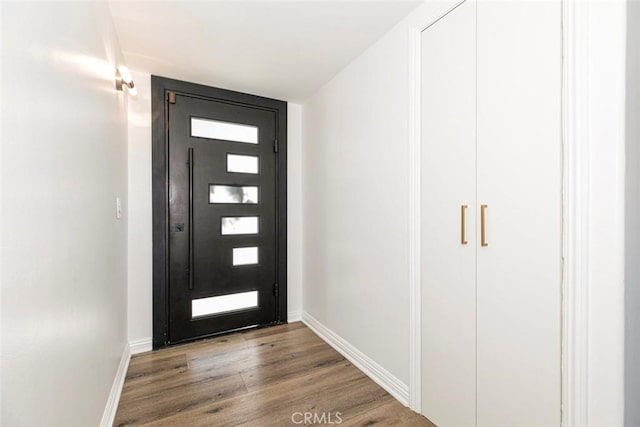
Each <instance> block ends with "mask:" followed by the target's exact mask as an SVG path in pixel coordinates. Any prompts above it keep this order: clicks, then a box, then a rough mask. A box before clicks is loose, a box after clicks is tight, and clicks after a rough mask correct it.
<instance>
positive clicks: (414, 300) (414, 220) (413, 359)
mask: <svg viewBox="0 0 640 427" xmlns="http://www.w3.org/2000/svg"><path fill="white" fill-rule="evenodd" d="M420 35H421V31H420V30H419V29H416V28H411V29H410V30H409V159H408V160H409V399H408V401H409V407H410V408H411V409H412V410H414V411H416V412H419V413H422V371H421V368H422V330H421V329H422V328H421V326H422V284H421V277H420V270H421V253H420V236H421V229H420V216H421V212H420V203H421V200H420V191H421V190H420V184H421V180H420V175H421V174H420V172H421V171H420V169H421V149H420V148H421V147H420V146H421V141H420Z"/></svg>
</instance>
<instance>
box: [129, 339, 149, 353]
mask: <svg viewBox="0 0 640 427" xmlns="http://www.w3.org/2000/svg"><path fill="white" fill-rule="evenodd" d="M151 350H153V340H152V339H151V337H147V338H142V339H139V340H133V341H129V351H130V353H131V354H132V355H134V354H140V353H146V352H147V351H151Z"/></svg>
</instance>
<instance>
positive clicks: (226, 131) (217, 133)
mask: <svg viewBox="0 0 640 427" xmlns="http://www.w3.org/2000/svg"><path fill="white" fill-rule="evenodd" d="M191 136H196V137H200V138H209V139H222V140H225V141H234V142H244V143H247V144H257V143H258V128H257V127H255V126H247V125H241V124H237V123H228V122H220V121H217V120H209V119H200V118H198V117H192V118H191Z"/></svg>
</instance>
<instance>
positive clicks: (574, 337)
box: [562, 1, 590, 427]
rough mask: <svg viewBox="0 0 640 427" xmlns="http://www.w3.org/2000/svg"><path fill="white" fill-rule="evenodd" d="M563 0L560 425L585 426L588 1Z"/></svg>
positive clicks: (587, 323) (587, 225) (587, 249)
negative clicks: (562, 266)
mask: <svg viewBox="0 0 640 427" xmlns="http://www.w3.org/2000/svg"><path fill="white" fill-rule="evenodd" d="M585 3H586V2H577V1H564V2H563V6H562V7H563V10H562V12H563V26H562V28H563V29H562V33H563V34H562V36H563V53H564V55H563V56H564V58H563V93H562V116H563V126H562V128H563V150H564V161H563V163H564V164H563V169H564V171H563V237H562V239H563V257H564V268H563V321H562V323H563V324H562V425H563V426H564V427H580V426H588V425H589V420H588V414H589V411H588V381H589V376H588V361H589V358H588V353H589V347H588V337H589V292H588V290H589V239H588V236H589V193H590V188H589V134H588V131H589V122H588V118H589V99H588V98H589V97H588V93H589V72H588V69H589V48H588V41H589V26H588V25H589V6H588V5H587V4H585Z"/></svg>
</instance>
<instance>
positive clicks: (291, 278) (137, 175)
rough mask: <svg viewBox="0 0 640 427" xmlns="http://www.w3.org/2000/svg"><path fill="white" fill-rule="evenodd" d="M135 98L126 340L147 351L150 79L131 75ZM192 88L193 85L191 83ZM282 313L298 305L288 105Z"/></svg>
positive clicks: (293, 138) (296, 211)
mask: <svg viewBox="0 0 640 427" xmlns="http://www.w3.org/2000/svg"><path fill="white" fill-rule="evenodd" d="M132 77H133V81H134V82H135V84H136V87H137V88H138V96H136V97H135V98H131V99H130V102H129V236H128V248H129V262H128V278H129V291H128V293H129V308H128V313H129V341H130V342H132V343H140V342H142V343H145V344H144V345H143V346H141V347H139V348H141V349H144V348H145V346H146V348H148V349H150V348H151V337H152V334H153V326H152V310H153V299H152V289H153V274H152V250H153V236H152V209H151V76H150V75H149V74H146V73H139V72H135V71H132ZM196 83H197V82H196ZM288 109H289V114H288V150H289V151H288V169H287V172H288V187H287V191H288V194H287V196H288V200H287V203H288V263H289V269H288V301H287V304H288V311H289V317H290V319H289V320H290V321H292V320H296V319H297V318H298V317H299V315H300V310H301V306H302V302H301V298H302V292H301V276H302V250H301V245H302V243H301V242H302V228H301V227H302V225H301V224H302V217H301V215H302V212H301V201H300V199H301V165H300V156H301V154H300V153H301V107H300V105H297V104H292V103H289V104H288Z"/></svg>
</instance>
